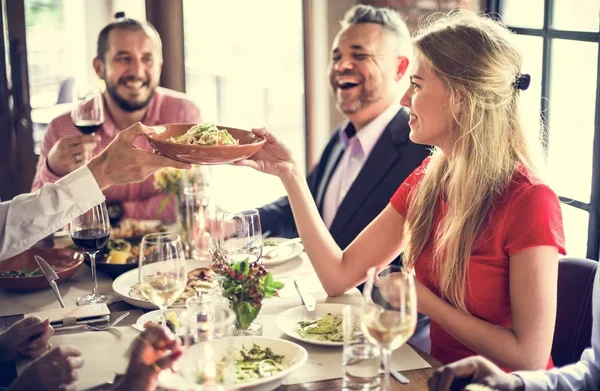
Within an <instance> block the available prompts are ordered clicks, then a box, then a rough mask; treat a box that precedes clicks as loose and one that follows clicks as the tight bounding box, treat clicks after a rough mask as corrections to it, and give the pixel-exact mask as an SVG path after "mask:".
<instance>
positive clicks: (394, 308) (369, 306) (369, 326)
mask: <svg viewBox="0 0 600 391" xmlns="http://www.w3.org/2000/svg"><path fill="white" fill-rule="evenodd" d="M363 298H364V300H363V305H362V311H361V328H362V331H363V333H364V334H365V336H366V337H367V339H368V340H369V342H371V343H372V344H374V345H377V346H379V348H380V349H381V361H382V363H383V368H384V377H383V391H389V390H390V355H391V353H392V351H394V350H395V349H398V348H399V347H400V346H402V345H403V344H404V343H405V342H406V341H408V339H409V338H410V337H411V336H412V335H413V333H414V332H415V327H416V326H417V293H416V290H415V281H414V277H413V275H412V274H408V273H406V272H405V271H404V270H403V269H402V268H401V267H400V266H396V265H390V266H387V267H385V268H384V269H382V270H378V268H375V267H372V268H370V269H369V270H368V272H367V281H366V282H365V286H364V289H363Z"/></svg>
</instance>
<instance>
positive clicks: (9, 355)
mask: <svg viewBox="0 0 600 391" xmlns="http://www.w3.org/2000/svg"><path fill="white" fill-rule="evenodd" d="M53 334H54V329H53V328H52V326H50V323H49V321H48V319H46V320H44V321H42V320H41V319H40V318H38V317H36V316H29V317H27V318H25V319H21V320H20V321H18V322H16V323H15V324H13V325H12V326H10V328H8V330H6V331H5V332H3V333H2V334H0V362H6V361H12V360H14V359H15V358H17V356H18V355H22V356H24V357H27V358H36V357H39V356H41V355H42V354H43V353H45V352H46V351H48V348H49V344H48V340H49V339H50V337H51V336H52V335H53Z"/></svg>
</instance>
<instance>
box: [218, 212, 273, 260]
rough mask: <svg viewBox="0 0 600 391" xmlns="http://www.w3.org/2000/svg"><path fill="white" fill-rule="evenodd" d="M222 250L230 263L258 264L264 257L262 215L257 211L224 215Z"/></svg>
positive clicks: (221, 230)
mask: <svg viewBox="0 0 600 391" xmlns="http://www.w3.org/2000/svg"><path fill="white" fill-rule="evenodd" d="M220 235H221V238H220V249H221V251H222V253H223V255H224V257H225V258H226V261H227V262H228V263H231V264H233V263H235V262H238V261H242V260H247V261H248V263H253V262H258V261H260V258H261V256H262V250H263V237H262V229H261V226H260V215H259V214H258V211H257V210H256V209H248V210H244V211H241V212H238V213H228V212H225V213H224V214H223V219H222V221H221V229H220Z"/></svg>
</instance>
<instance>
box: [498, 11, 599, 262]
mask: <svg viewBox="0 0 600 391" xmlns="http://www.w3.org/2000/svg"><path fill="white" fill-rule="evenodd" d="M488 10H490V11H492V12H498V13H499V14H500V15H501V17H502V20H503V21H504V23H506V25H507V26H508V27H509V28H510V29H511V30H512V31H514V32H515V33H516V34H517V35H516V37H515V39H516V44H517V45H518V46H519V47H520V49H521V51H522V52H523V54H524V64H523V72H525V73H529V74H531V77H532V84H531V87H530V89H529V90H528V91H526V92H524V93H523V94H522V97H523V99H522V106H523V107H522V109H523V113H524V115H525V123H526V125H529V126H538V124H539V118H540V115H541V116H542V118H543V119H544V120H545V121H546V122H547V124H548V127H547V134H546V140H545V141H546V144H547V149H546V152H547V160H548V166H547V169H548V180H549V183H550V185H551V186H552V187H553V189H554V190H555V191H556V192H557V193H558V195H559V197H560V199H561V202H562V211H563V220H564V225H565V235H566V242H567V252H568V255H569V256H575V257H587V258H591V259H596V260H597V259H598V255H599V254H598V253H599V243H600V215H599V214H600V126H599V121H600V112H599V108H598V107H599V106H598V104H599V102H598V92H599V88H598V86H599V84H598V83H599V78H598V74H599V72H600V67H599V63H598V45H599V43H600V0H584V1H579V2H575V3H573V2H571V1H570V0H528V1H525V2H524V1H520V0H491V1H489V2H488Z"/></svg>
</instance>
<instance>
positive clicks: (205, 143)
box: [147, 124, 265, 164]
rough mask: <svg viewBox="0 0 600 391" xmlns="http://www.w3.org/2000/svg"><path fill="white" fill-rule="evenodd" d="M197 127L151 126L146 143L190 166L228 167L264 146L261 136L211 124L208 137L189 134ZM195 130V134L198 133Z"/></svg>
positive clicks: (191, 125)
mask: <svg viewBox="0 0 600 391" xmlns="http://www.w3.org/2000/svg"><path fill="white" fill-rule="evenodd" d="M202 126H204V125H197V124H166V125H159V126H154V127H153V129H154V130H155V134H152V135H148V136H147V138H148V142H149V143H150V145H151V146H152V148H154V150H155V151H157V152H159V153H161V154H163V155H165V156H167V157H170V158H171V159H175V160H180V161H183V162H187V163H192V164H228V163H233V162H237V161H239V160H244V159H247V158H248V157H250V156H252V155H254V154H255V153H256V152H258V151H259V150H260V149H261V148H262V147H263V145H264V143H265V139H264V137H261V136H257V135H255V134H254V133H252V132H249V131H247V130H242V129H236V128H231V127H228V126H220V125H213V129H212V131H211V132H210V133H211V134H207V135H204V134H202V136H203V137H200V136H197V135H196V134H193V133H194V132H192V131H191V129H192V128H194V127H196V128H198V127H202ZM216 129H218V131H216ZM200 132H202V130H201V131H199V132H198V133H197V134H200Z"/></svg>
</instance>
